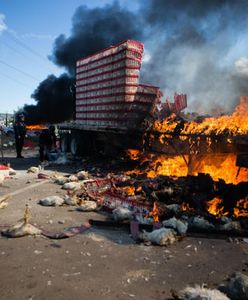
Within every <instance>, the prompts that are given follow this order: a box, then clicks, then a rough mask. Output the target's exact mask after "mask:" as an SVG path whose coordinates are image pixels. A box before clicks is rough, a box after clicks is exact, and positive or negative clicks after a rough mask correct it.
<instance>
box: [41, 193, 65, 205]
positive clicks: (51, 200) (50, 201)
mask: <svg viewBox="0 0 248 300" xmlns="http://www.w3.org/2000/svg"><path fill="white" fill-rule="evenodd" d="M39 204H40V205H42V206H61V205H63V204H64V199H63V198H61V197H59V196H56V195H55V196H48V197H45V198H43V199H41V200H39Z"/></svg>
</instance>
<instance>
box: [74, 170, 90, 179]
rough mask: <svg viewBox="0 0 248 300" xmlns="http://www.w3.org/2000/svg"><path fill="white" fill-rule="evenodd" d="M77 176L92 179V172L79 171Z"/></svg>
mask: <svg viewBox="0 0 248 300" xmlns="http://www.w3.org/2000/svg"><path fill="white" fill-rule="evenodd" d="M76 176H77V178H78V179H79V180H87V179H90V178H91V175H90V173H89V172H87V171H80V172H78V173H77V175H76Z"/></svg>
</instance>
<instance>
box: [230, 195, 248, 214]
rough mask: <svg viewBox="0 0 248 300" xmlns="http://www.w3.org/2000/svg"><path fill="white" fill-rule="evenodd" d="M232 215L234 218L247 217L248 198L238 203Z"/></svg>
mask: <svg viewBox="0 0 248 300" xmlns="http://www.w3.org/2000/svg"><path fill="white" fill-rule="evenodd" d="M233 214H234V216H235V217H248V196H247V197H246V198H244V199H241V200H239V201H238V203H237V206H236V207H235V208H234V210H233Z"/></svg>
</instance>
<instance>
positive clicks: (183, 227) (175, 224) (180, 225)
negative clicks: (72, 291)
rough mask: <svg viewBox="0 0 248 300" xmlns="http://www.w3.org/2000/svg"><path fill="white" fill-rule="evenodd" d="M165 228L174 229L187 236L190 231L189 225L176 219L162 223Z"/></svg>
mask: <svg viewBox="0 0 248 300" xmlns="http://www.w3.org/2000/svg"><path fill="white" fill-rule="evenodd" d="M162 224H163V226H164V227H166V228H173V229H175V230H176V231H177V233H178V234H180V235H185V234H186V232H187V230H188V223H186V222H183V221H181V220H178V219H176V218H175V217H173V218H171V219H169V220H165V221H163V222H162Z"/></svg>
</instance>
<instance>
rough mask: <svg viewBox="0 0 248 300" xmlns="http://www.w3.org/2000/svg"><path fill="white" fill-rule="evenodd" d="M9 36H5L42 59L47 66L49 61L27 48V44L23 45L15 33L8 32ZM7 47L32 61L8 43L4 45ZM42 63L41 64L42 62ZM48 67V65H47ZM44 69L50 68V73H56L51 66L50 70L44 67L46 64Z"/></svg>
mask: <svg viewBox="0 0 248 300" xmlns="http://www.w3.org/2000/svg"><path fill="white" fill-rule="evenodd" d="M7 33H8V34H7V35H5V36H6V37H8V38H9V39H11V40H13V41H14V42H15V43H17V44H19V45H20V46H22V47H23V48H24V49H26V50H28V51H29V52H31V53H32V54H34V55H35V56H36V57H38V58H40V59H41V60H42V61H43V62H44V61H45V62H46V63H47V64H48V63H49V60H48V59H45V57H44V56H43V55H41V54H40V53H38V52H37V51H35V50H33V49H32V48H31V47H29V46H27V45H26V44H25V43H23V42H22V41H21V40H20V39H19V38H18V37H16V36H14V33H12V32H11V31H9V32H8V31H7ZM4 44H5V45H6V46H7V47H9V48H11V49H12V50H13V51H15V52H17V53H18V54H20V55H22V56H24V57H26V58H28V59H29V60H30V57H27V56H26V55H25V54H23V53H21V52H20V51H18V50H17V49H16V48H14V47H13V46H10V45H8V44H7V43H6V42H5V43H4ZM40 63H41V62H40ZM47 66H48V65H47ZM42 67H43V68H44V70H45V69H48V68H49V71H50V72H52V73H53V72H54V70H52V68H51V66H49V67H48V68H45V67H44V64H43V65H42Z"/></svg>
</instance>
